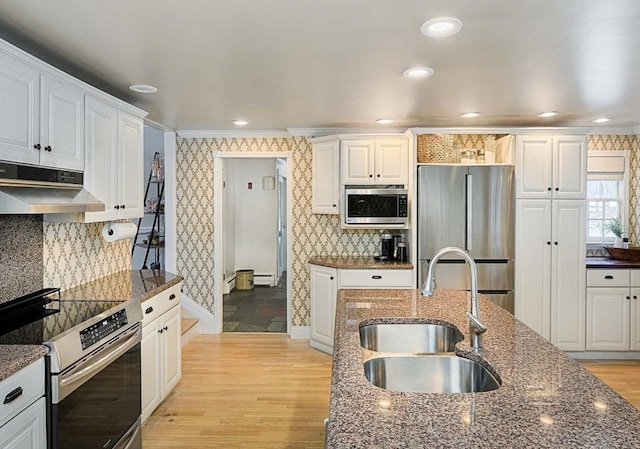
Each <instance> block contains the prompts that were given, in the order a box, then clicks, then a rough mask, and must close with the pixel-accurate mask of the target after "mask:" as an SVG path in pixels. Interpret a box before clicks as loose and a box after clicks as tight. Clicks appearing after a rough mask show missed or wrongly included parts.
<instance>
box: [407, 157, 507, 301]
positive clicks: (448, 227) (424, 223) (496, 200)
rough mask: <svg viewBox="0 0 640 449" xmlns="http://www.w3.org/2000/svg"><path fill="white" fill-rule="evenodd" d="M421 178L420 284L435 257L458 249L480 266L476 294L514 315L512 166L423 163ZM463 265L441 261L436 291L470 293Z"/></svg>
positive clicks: (453, 259)
mask: <svg viewBox="0 0 640 449" xmlns="http://www.w3.org/2000/svg"><path fill="white" fill-rule="evenodd" d="M418 174H419V179H418V248H419V251H418V257H419V263H420V267H419V268H420V270H419V279H418V281H419V286H420V287H421V286H422V285H423V283H424V281H425V279H426V276H427V270H428V268H429V261H430V260H431V257H433V255H434V254H435V253H436V252H437V251H438V250H439V249H441V248H443V247H445V246H457V247H460V248H463V249H465V250H467V252H468V253H469V255H470V256H471V257H472V258H473V259H474V260H475V262H476V264H477V267H478V290H479V291H480V292H481V293H484V294H485V295H488V296H489V297H490V298H491V299H492V300H493V301H494V302H495V303H496V304H498V305H499V306H501V307H503V308H504V309H506V310H508V311H509V312H511V313H513V303H514V301H513V286H514V280H513V279H514V224H515V208H514V207H515V202H514V192H513V189H514V183H513V175H514V169H513V166H507V165H497V166H496V165H490V166H482V165H477V166H473V165H470V166H452V165H438V166H436V165H423V166H420V167H419V168H418ZM465 265H466V264H465V262H464V260H463V259H461V258H460V257H459V256H455V255H447V256H445V258H443V259H440V261H439V263H438V266H437V268H436V287H437V288H451V289H466V290H469V289H470V284H471V282H470V278H469V269H468V268H467V267H466V266H465Z"/></svg>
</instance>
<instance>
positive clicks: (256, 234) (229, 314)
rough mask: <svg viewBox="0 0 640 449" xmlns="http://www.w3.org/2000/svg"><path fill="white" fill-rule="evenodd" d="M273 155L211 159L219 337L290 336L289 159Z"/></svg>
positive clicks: (232, 156) (246, 155)
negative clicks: (230, 334) (228, 334)
mask: <svg viewBox="0 0 640 449" xmlns="http://www.w3.org/2000/svg"><path fill="white" fill-rule="evenodd" d="M277 156H278V157H274V155H273V154H265V153H258V154H256V153H216V154H215V155H214V172H215V173H214V241H215V250H214V270H215V273H214V318H215V319H216V325H217V326H216V328H217V330H218V332H282V333H288V332H289V329H290V321H291V317H290V310H291V296H290V291H291V288H290V282H289V281H288V277H287V273H288V271H289V269H288V267H289V260H290V258H289V257H287V256H288V252H289V249H288V243H287V242H289V241H290V238H288V237H289V235H288V234H289V229H288V226H287V223H288V221H289V220H288V218H289V214H290V211H289V210H288V208H287V205H288V204H290V201H287V200H288V198H289V196H290V189H289V186H288V183H287V162H288V154H285V157H282V153H277ZM218 175H219V176H218ZM217 211H220V213H218V212H217ZM218 298H219V299H220V300H218Z"/></svg>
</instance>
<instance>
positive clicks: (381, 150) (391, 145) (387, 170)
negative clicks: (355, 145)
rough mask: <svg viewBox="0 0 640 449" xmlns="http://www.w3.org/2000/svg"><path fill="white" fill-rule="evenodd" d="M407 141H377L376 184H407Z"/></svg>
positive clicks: (375, 151)
mask: <svg viewBox="0 0 640 449" xmlns="http://www.w3.org/2000/svg"><path fill="white" fill-rule="evenodd" d="M408 148H409V144H408V142H407V140H404V139H395V140H377V141H376V142H375V150H374V168H375V170H374V171H375V173H374V184H403V185H406V184H407V176H408V157H409V150H408Z"/></svg>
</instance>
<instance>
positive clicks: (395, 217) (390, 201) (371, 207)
mask: <svg viewBox="0 0 640 449" xmlns="http://www.w3.org/2000/svg"><path fill="white" fill-rule="evenodd" d="M345 195H346V199H347V200H346V201H345V203H346V204H345V207H346V211H345V222H346V223H348V224H406V222H407V196H406V190H404V189H346V191H345Z"/></svg>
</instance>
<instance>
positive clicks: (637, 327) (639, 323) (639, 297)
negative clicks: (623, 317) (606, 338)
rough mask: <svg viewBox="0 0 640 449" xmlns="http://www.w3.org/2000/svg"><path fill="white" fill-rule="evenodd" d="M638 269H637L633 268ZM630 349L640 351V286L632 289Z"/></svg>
mask: <svg viewBox="0 0 640 449" xmlns="http://www.w3.org/2000/svg"><path fill="white" fill-rule="evenodd" d="M633 271H637V270H633ZM629 319H630V320H631V321H630V323H631V327H630V330H629V349H630V350H631V351H640V288H632V289H631V304H630V316H629Z"/></svg>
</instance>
